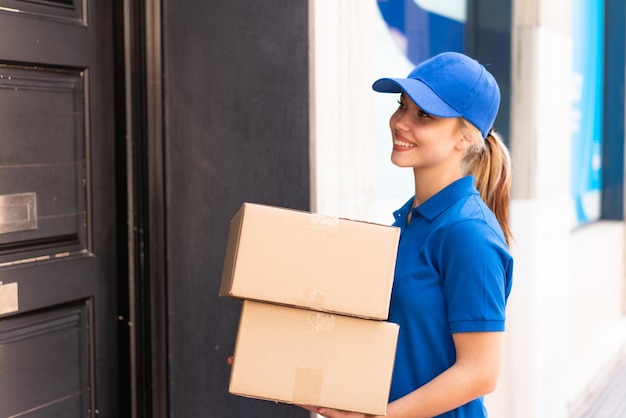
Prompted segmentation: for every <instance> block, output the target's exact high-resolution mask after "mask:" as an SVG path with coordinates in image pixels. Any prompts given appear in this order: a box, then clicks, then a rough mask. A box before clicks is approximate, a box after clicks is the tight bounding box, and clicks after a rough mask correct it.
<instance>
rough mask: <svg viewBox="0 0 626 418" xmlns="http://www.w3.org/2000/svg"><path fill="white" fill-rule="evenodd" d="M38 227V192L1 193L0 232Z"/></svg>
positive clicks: (5, 232)
mask: <svg viewBox="0 0 626 418" xmlns="http://www.w3.org/2000/svg"><path fill="white" fill-rule="evenodd" d="M32 229H37V194H36V193H17V194H7V195H0V234H7V233H9V232H18V231H29V230H32Z"/></svg>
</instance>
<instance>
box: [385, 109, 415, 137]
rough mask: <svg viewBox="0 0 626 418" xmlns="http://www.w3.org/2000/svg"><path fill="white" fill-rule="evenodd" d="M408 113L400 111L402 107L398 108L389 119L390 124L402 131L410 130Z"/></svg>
mask: <svg viewBox="0 0 626 418" xmlns="http://www.w3.org/2000/svg"><path fill="white" fill-rule="evenodd" d="M407 113H408V112H405V111H400V109H398V110H396V111H395V112H394V113H393V114H392V115H391V118H390V119H389V125H391V127H392V128H395V129H398V130H400V131H405V132H406V131H408V130H409V129H410V128H409V124H408V119H407Z"/></svg>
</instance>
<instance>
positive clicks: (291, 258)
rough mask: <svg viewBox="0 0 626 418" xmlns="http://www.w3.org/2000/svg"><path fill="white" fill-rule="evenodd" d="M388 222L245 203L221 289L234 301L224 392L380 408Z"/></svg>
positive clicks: (387, 332)
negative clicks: (237, 305) (238, 304)
mask: <svg viewBox="0 0 626 418" xmlns="http://www.w3.org/2000/svg"><path fill="white" fill-rule="evenodd" d="M398 239H399V230H398V228H395V227H391V226H383V225H377V224H372V223H367V222H359V221H352V220H348V219H338V218H331V217H327V216H321V215H317V214H311V213H307V212H301V211H296V210H290V209H283V208H277V207H271V206H265V205H258V204H250V203H245V204H244V205H243V206H242V207H241V209H240V210H239V212H238V213H237V214H236V215H235V217H234V218H233V220H232V221H231V225H230V232H229V238H228V247H227V251H226V258H225V261H224V271H223V275H222V283H221V289H220V295H221V296H231V297H236V298H240V299H243V300H244V302H243V308H242V312H241V319H240V324H239V330H238V334H237V341H236V344H235V352H234V363H233V366H232V371H231V381H230V388H229V390H230V392H231V393H233V394H237V395H241V396H247V397H253V398H260V399H268V400H273V401H280V402H286V403H294V404H305V405H315V406H325V407H330V408H337V409H343V410H350V411H355V412H363V413H368V414H376V415H384V414H385V410H386V405H387V398H388V396H389V387H390V382H391V373H392V370H393V362H394V356H395V347H396V340H397V335H398V326H397V325H396V324H392V323H389V322H385V321H384V320H385V319H386V318H387V312H388V310H389V300H390V296H391V287H392V283H393V273H394V268H395V259H396V250H397V245H398Z"/></svg>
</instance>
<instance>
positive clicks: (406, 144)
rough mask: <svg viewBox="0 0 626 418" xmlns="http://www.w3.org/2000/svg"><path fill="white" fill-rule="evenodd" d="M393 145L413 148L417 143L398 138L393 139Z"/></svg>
mask: <svg viewBox="0 0 626 418" xmlns="http://www.w3.org/2000/svg"><path fill="white" fill-rule="evenodd" d="M393 145H395V146H397V147H402V148H413V147H416V146H417V145H415V144H413V143H411V142H406V141H401V140H399V139H397V138H394V139H393Z"/></svg>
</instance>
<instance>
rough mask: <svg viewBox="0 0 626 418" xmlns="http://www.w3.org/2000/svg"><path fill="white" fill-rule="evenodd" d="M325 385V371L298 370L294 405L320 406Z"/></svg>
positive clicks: (294, 386) (302, 368)
mask: <svg viewBox="0 0 626 418" xmlns="http://www.w3.org/2000/svg"><path fill="white" fill-rule="evenodd" d="M323 384H324V370H323V369H312V368H306V367H298V368H296V376H295V380H294V382H293V401H294V403H298V404H301V405H311V406H319V404H320V398H321V394H322V385H323Z"/></svg>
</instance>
